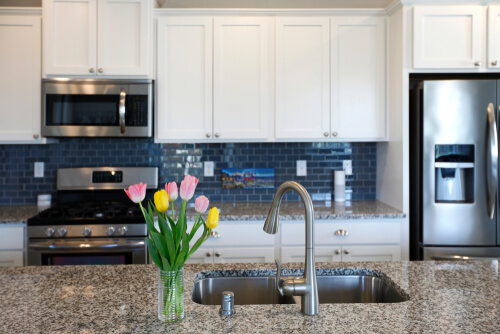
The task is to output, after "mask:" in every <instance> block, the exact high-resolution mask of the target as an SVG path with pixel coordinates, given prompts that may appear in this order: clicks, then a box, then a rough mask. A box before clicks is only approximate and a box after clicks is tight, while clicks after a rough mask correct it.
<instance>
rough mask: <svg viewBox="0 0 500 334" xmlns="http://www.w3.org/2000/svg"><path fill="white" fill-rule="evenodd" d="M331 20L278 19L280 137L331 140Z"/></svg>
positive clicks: (313, 18)
mask: <svg viewBox="0 0 500 334" xmlns="http://www.w3.org/2000/svg"><path fill="white" fill-rule="evenodd" d="M329 58H330V19H329V18H328V17H277V18H276V133H275V135H276V138H278V139H320V138H325V139H326V138H330V84H329V81H330V59H329Z"/></svg>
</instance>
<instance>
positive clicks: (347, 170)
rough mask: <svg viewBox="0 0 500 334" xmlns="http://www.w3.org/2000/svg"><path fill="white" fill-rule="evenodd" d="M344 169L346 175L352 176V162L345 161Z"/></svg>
mask: <svg viewBox="0 0 500 334" xmlns="http://www.w3.org/2000/svg"><path fill="white" fill-rule="evenodd" d="M342 169H343V170H344V172H345V175H352V160H343V161H342Z"/></svg>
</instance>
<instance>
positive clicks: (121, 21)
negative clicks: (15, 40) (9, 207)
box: [43, 0, 152, 77]
mask: <svg viewBox="0 0 500 334" xmlns="http://www.w3.org/2000/svg"><path fill="white" fill-rule="evenodd" d="M151 11H152V4H151V2H150V1H149V0H78V1H75V0H46V1H43V37H44V38H43V43H44V53H43V74H44V76H59V75H64V76H68V75H77V76H86V77H97V76H148V75H149V72H150V65H149V64H150V59H149V58H150V55H151V54H152V44H151V43H150V38H151V31H150V30H151V29H150V15H151Z"/></svg>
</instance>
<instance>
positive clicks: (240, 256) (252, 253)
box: [186, 245, 274, 263]
mask: <svg viewBox="0 0 500 334" xmlns="http://www.w3.org/2000/svg"><path fill="white" fill-rule="evenodd" d="M235 246H237V245H235ZM265 262H274V247H273V246H271V247H243V246H238V247H218V248H207V247H200V248H199V249H198V250H197V251H196V252H194V253H193V255H192V256H191V257H190V258H189V259H188V261H186V263H265Z"/></svg>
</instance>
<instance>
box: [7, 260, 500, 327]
mask: <svg viewBox="0 0 500 334" xmlns="http://www.w3.org/2000/svg"><path fill="white" fill-rule="evenodd" d="M302 265H303V264H301V263H286V264H284V267H285V268H301V266H302ZM346 265H347V264H346V263H317V265H316V267H317V268H320V267H321V268H341V267H342V266H346ZM348 265H349V268H369V269H374V270H377V271H380V272H382V273H383V274H385V276H386V277H387V278H388V279H390V280H391V281H392V282H393V284H395V285H397V286H398V287H399V288H401V289H402V290H403V291H404V292H405V293H407V294H408V295H409V298H410V299H409V300H408V301H405V302H401V303H391V304H375V303H373V304H368V303H367V304H320V311H319V315H318V316H315V317H310V316H304V315H302V314H301V313H300V305H246V306H243V305H236V306H235V308H236V314H235V315H234V316H232V317H230V318H229V317H221V316H219V314H218V311H219V306H216V305H213V306H205V305H198V304H195V303H194V302H192V301H191V298H190V296H191V291H192V286H193V281H194V279H195V276H196V275H197V273H198V272H200V271H205V274H207V275H212V274H214V272H210V271H212V270H213V271H216V272H215V274H216V273H217V271H218V270H221V269H240V270H241V269H247V270H252V269H269V270H260V271H259V272H260V274H264V275H265V274H274V270H273V269H274V265H273V264H219V265H186V267H185V318H184V319H183V320H182V321H180V322H178V323H174V324H166V323H161V322H160V321H158V320H157V287H156V286H157V282H156V276H157V268H156V267H155V266H154V265H129V266H67V267H3V268H0V295H1V296H2V298H0V314H2V317H1V320H0V332H2V333H61V334H62V333H313V332H314V333H499V327H498V326H499V325H498V324H499V323H500V282H499V278H498V262H497V261H476V262H472V261H471V262H465V261H464V262H447V261H446V262H445V261H440V262H434V261H429V262H366V263H362V262H358V263H349V264H348ZM337 271H338V272H339V273H342V272H344V273H348V271H346V270H345V269H338V270H337Z"/></svg>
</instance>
